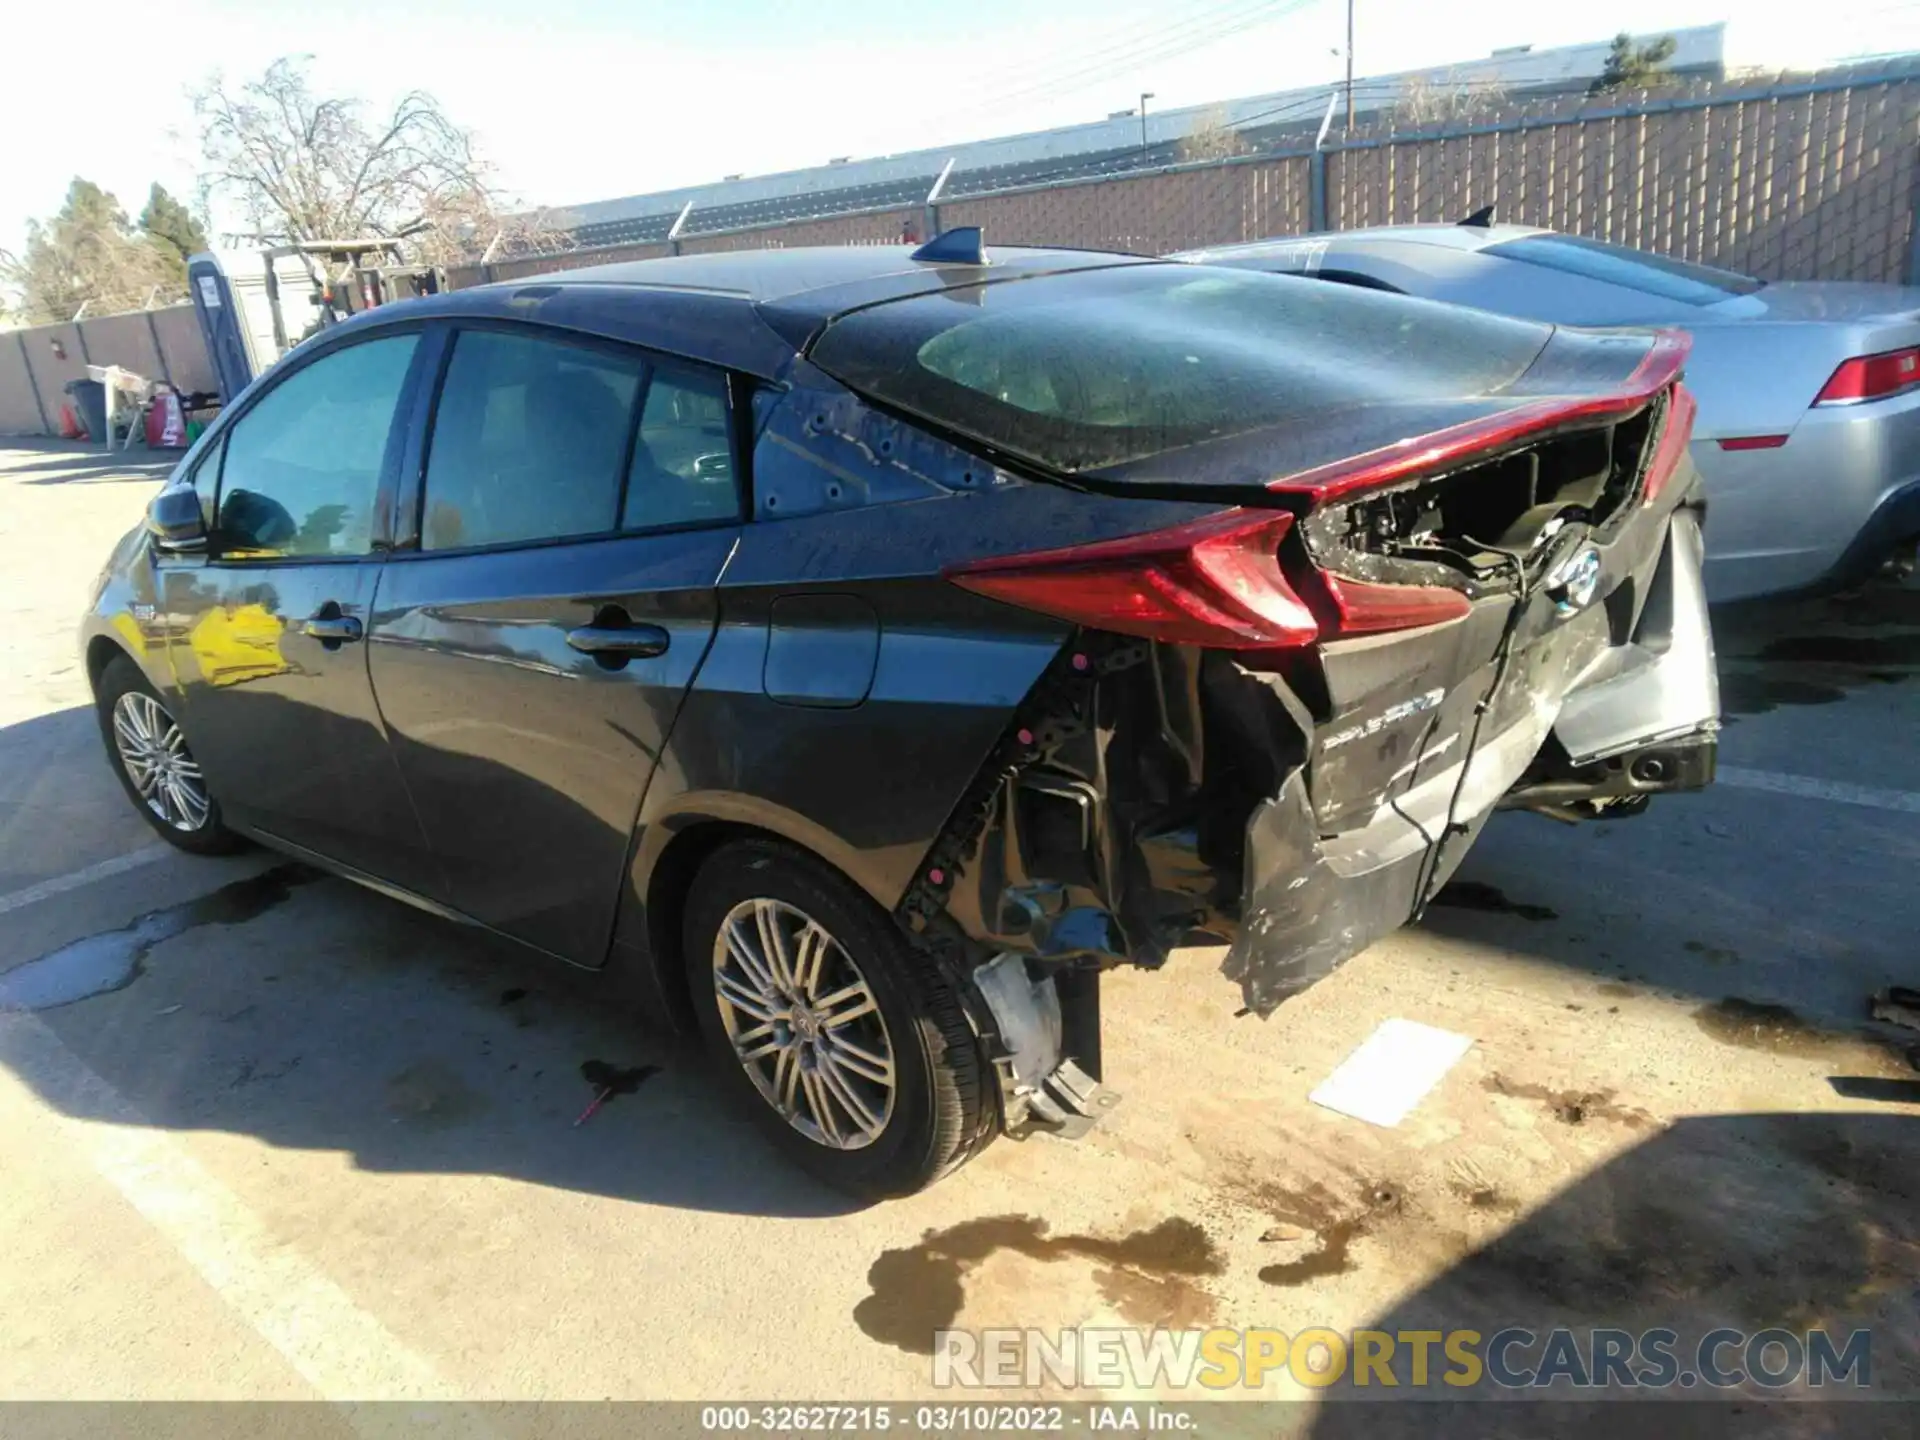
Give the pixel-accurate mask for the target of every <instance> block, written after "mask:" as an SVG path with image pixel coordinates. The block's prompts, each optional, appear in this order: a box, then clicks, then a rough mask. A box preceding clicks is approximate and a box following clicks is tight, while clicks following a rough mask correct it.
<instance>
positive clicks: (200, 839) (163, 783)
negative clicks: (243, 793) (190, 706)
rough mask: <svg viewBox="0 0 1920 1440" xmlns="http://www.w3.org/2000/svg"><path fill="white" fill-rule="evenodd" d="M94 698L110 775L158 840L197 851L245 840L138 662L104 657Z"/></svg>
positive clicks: (221, 850)
mask: <svg viewBox="0 0 1920 1440" xmlns="http://www.w3.org/2000/svg"><path fill="white" fill-rule="evenodd" d="M94 705H95V708H96V710H97V711H98V714H99V719H100V736H101V738H102V739H103V740H104V741H105V742H106V746H107V758H108V760H109V762H110V763H111V764H112V765H113V771H114V774H116V775H118V776H119V777H120V784H121V785H122V786H123V787H124V788H125V789H126V792H127V798H128V799H130V800H132V801H133V804H134V808H135V809H137V810H138V811H139V812H140V815H141V818H142V819H144V820H145V821H146V822H147V823H148V824H149V825H151V826H152V827H153V828H154V829H155V830H156V831H157V832H159V834H160V837H161V838H162V839H163V840H165V841H167V843H168V844H171V845H177V846H179V847H180V848H181V849H182V850H187V851H191V852H192V853H194V854H196V855H220V854H225V853H226V852H228V851H231V850H235V849H238V848H239V847H240V846H241V845H242V844H243V843H244V842H243V841H242V840H241V838H240V837H239V836H238V835H236V834H234V832H233V831H231V830H229V829H228V828H227V827H226V825H225V824H224V823H222V821H221V819H220V805H219V802H218V801H216V800H215V799H214V798H213V794H212V792H211V791H209V790H208V789H207V781H206V777H205V776H204V775H203V774H202V773H201V770H200V762H199V761H198V760H197V759H195V758H194V754H193V751H192V749H190V748H189V747H188V745H187V737H186V734H185V732H183V731H182V730H181V728H180V724H179V722H178V721H177V720H175V719H174V718H173V712H172V711H170V710H168V709H167V707H166V705H165V704H164V703H163V702H162V701H161V699H160V697H159V696H158V695H157V694H155V693H154V689H153V687H152V686H151V685H149V684H148V683H147V678H146V676H144V675H142V674H141V673H140V668H139V667H138V666H137V665H135V664H134V663H133V662H132V661H131V660H129V659H127V658H126V657H125V656H116V657H115V658H114V659H112V660H110V661H108V662H107V667H106V668H105V669H104V670H102V671H101V672H100V683H99V686H98V688H97V689H96V691H95V696H94Z"/></svg>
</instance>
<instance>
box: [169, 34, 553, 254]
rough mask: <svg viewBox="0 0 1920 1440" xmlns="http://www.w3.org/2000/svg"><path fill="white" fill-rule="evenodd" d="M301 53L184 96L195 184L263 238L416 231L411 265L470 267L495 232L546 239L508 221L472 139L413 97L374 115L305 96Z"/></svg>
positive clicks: (343, 102) (347, 101)
mask: <svg viewBox="0 0 1920 1440" xmlns="http://www.w3.org/2000/svg"><path fill="white" fill-rule="evenodd" d="M306 66H307V57H304V56H301V57H282V58H281V59H278V60H276V61H274V62H273V64H271V65H269V66H268V67H267V69H266V73H265V74H263V75H261V76H260V77H259V78H257V79H253V80H248V81H246V82H245V83H243V84H241V85H239V86H238V87H237V88H236V87H233V86H230V85H229V84H228V83H227V82H226V80H225V79H223V78H222V77H221V76H219V75H214V76H212V77H210V78H209V79H208V80H207V82H206V83H205V84H204V85H203V86H201V88H200V89H199V90H197V91H196V92H194V94H193V97H192V99H193V107H194V113H195V115H196V117H197V118H198V121H199V126H200V150H201V156H202V160H203V162H204V165H205V168H204V170H203V171H202V172H201V177H200V181H201V187H202V190H203V192H204V193H205V195H206V196H207V197H208V198H210V199H216V200H221V201H225V202H226V203H228V204H230V205H232V206H233V207H234V208H235V209H237V210H238V211H239V213H240V214H241V215H242V216H243V217H244V218H245V220H246V222H247V224H248V225H249V226H250V227H251V229H252V231H253V233H254V234H255V235H256V236H258V237H259V238H260V239H261V240H263V241H268V242H276V241H312V240H355V239H360V238H362V237H365V236H369V235H401V234H406V233H408V232H413V240H412V247H413V251H414V254H415V256H416V258H418V259H420V260H423V261H426V262H428V263H448V262H451V261H457V260H464V259H472V258H474V257H475V256H477V255H478V254H479V253H480V252H481V251H482V250H484V249H485V247H486V246H487V245H488V244H489V243H490V242H491V241H492V239H493V237H494V236H495V235H496V234H497V233H499V232H501V231H503V230H512V231H513V232H514V233H515V235H516V236H517V237H520V240H521V243H525V244H529V245H533V244H539V243H542V242H546V243H547V248H556V246H555V244H554V243H552V242H554V241H556V240H557V239H558V227H555V226H553V225H551V224H547V223H544V222H542V221H541V220H539V219H538V218H537V217H535V218H532V219H529V218H528V217H523V216H511V215H507V214H504V213H503V210H504V209H505V206H504V204H503V199H502V197H501V195H500V194H499V192H498V191H497V190H495V188H494V186H493V184H492V170H491V167H490V166H488V165H487V163H486V162H485V160H484V159H482V158H481V156H480V155H479V153H478V152H477V150H476V148H475V146H474V142H473V136H472V134H471V133H470V132H469V131H467V130H464V129H462V128H461V127H460V126H458V125H456V124H455V123H454V122H453V121H452V120H451V119H449V118H448V116H447V115H446V113H445V112H444V111H443V110H441V108H440V106H439V104H438V102H436V101H435V100H434V99H433V97H432V96H430V95H428V94H426V93H424V92H422V91H418V90H415V91H411V92H409V93H408V94H406V95H403V96H401V97H400V99H399V101H398V102H397V103H395V105H394V106H393V108H392V109H391V110H390V111H388V112H386V113H385V114H381V115H378V116H374V115H373V114H372V112H371V111H370V108H369V107H368V106H367V105H366V104H365V103H364V102H363V101H361V100H359V99H356V98H353V97H350V96H322V95H317V94H315V93H314V91H313V88H312V86H311V85H310V84H309V82H308V78H307V69H306Z"/></svg>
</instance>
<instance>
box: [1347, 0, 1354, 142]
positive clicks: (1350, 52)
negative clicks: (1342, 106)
mask: <svg viewBox="0 0 1920 1440" xmlns="http://www.w3.org/2000/svg"><path fill="white" fill-rule="evenodd" d="M1347 133H1348V134H1352V133H1353V0H1347Z"/></svg>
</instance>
